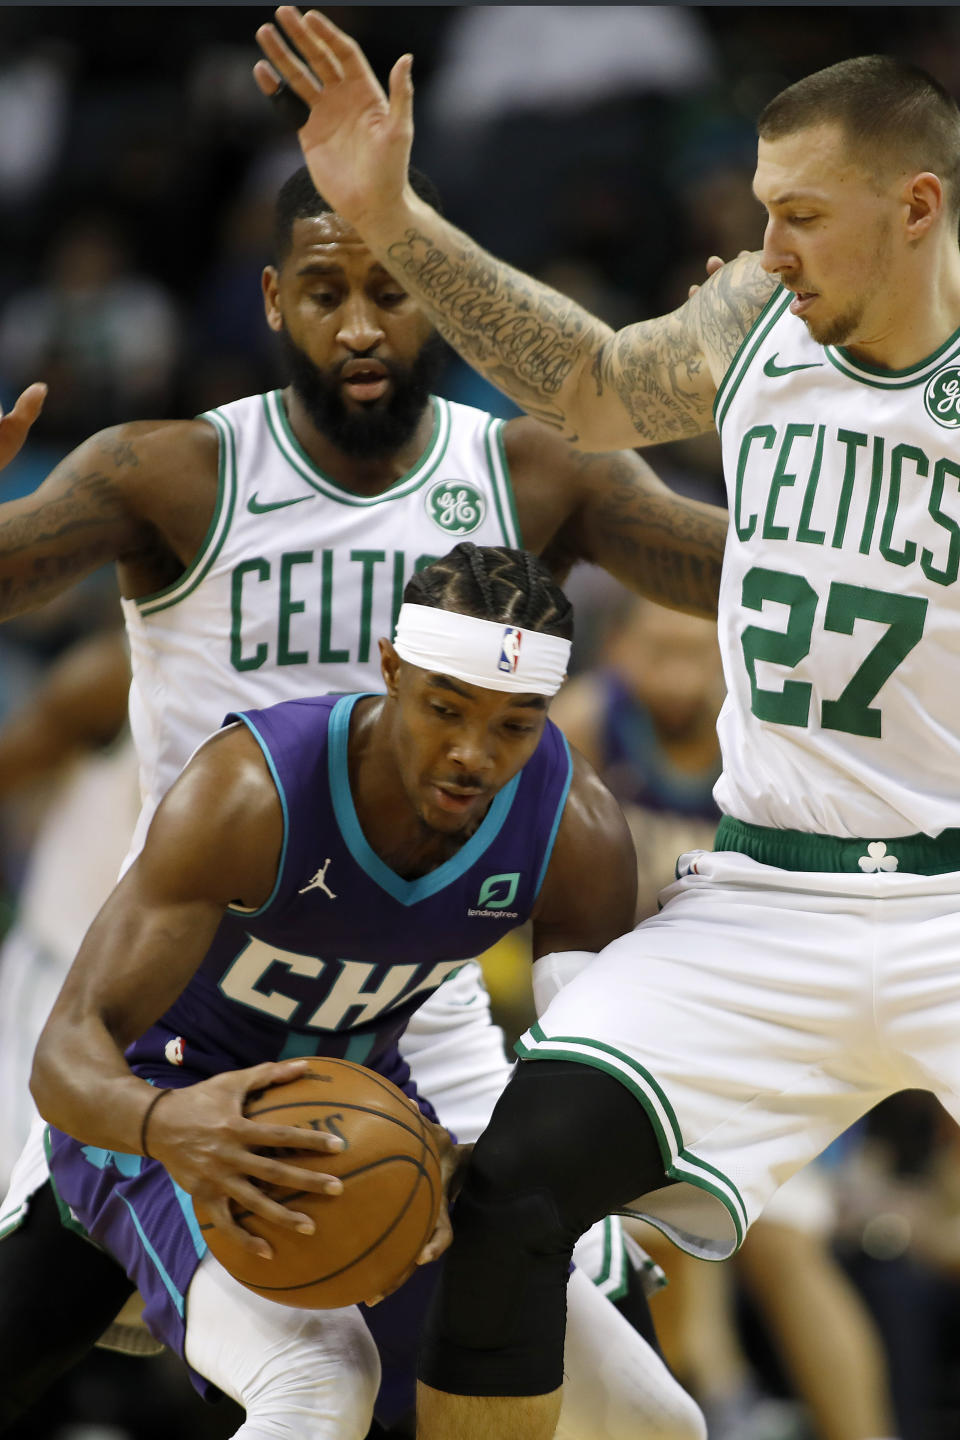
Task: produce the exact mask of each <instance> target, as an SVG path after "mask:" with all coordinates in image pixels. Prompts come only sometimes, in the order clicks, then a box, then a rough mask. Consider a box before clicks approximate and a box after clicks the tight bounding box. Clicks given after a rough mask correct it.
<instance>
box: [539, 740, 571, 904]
mask: <svg viewBox="0 0 960 1440" xmlns="http://www.w3.org/2000/svg"><path fill="white" fill-rule="evenodd" d="M558 733H559V735H560V739H561V740H562V741H563V748H564V752H565V753H566V757H567V778H566V780H565V781H564V782H563V790H562V792H561V794H560V798H559V800H558V801H557V813H556V814H555V815H554V817H553V828H552V829H551V831H550V838H549V840H548V841H547V848H546V850H545V851H544V852H543V864H542V865H541V866H540V874H539V875H538V876H537V884H536V889H535V890H534V892H533V898H534V900H536V898H537V896H538V895H539V894H540V887H541V885H542V884H543V881H544V877H545V876H546V873H547V867H548V866H549V864H550V857H551V856H552V855H553V845H554V841H555V840H556V838H557V831H558V830H559V829H560V821H561V820H562V819H563V809H564V806H565V805H566V803H567V796H568V795H569V794H570V785H571V782H572V780H573V756H572V755H571V753H570V746H569V744H568V743H567V737H566V735H564V733H563V731H562V730H561V731H559V732H558Z"/></svg>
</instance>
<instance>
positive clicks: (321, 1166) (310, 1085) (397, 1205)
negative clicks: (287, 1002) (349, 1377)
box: [194, 1058, 442, 1310]
mask: <svg viewBox="0 0 960 1440" xmlns="http://www.w3.org/2000/svg"><path fill="white" fill-rule="evenodd" d="M244 1113H245V1114H246V1115H247V1116H248V1117H249V1118H251V1119H253V1118H256V1119H262V1120H264V1121H265V1122H266V1123H268V1124H278V1125H299V1126H303V1127H304V1128H307V1129H312V1130H328V1131H330V1132H331V1133H332V1134H334V1135H339V1136H340V1138H341V1139H342V1140H343V1141H344V1142H345V1143H344V1148H343V1149H342V1150H341V1151H339V1152H338V1153H336V1154H330V1155H321V1154H318V1153H316V1152H313V1151H309V1152H308V1151H303V1152H298V1151H293V1150H284V1151H278V1152H277V1153H278V1154H279V1155H281V1156H282V1157H283V1158H289V1159H292V1160H295V1161H296V1163H297V1164H298V1165H302V1166H305V1167H307V1168H309V1169H311V1170H318V1171H320V1172H321V1173H323V1174H328V1175H336V1176H337V1177H338V1178H339V1179H340V1180H341V1181H342V1182H343V1193H342V1194H340V1195H315V1194H313V1193H311V1192H308V1191H302V1190H297V1191H290V1190H286V1191H281V1190H280V1188H279V1187H276V1186H269V1187H265V1188H267V1189H269V1192H270V1194H271V1198H273V1199H275V1200H279V1201H281V1202H282V1203H283V1204H286V1205H289V1206H291V1208H294V1209H296V1210H300V1211H303V1212H304V1214H307V1215H309V1216H310V1218H311V1219H312V1220H313V1222H314V1224H315V1225H316V1230H315V1231H314V1233H313V1234H312V1235H298V1234H297V1233H296V1232H295V1231H293V1230H284V1229H281V1228H280V1227H279V1226H276V1225H274V1224H273V1223H272V1222H270V1221H268V1220H264V1219H262V1218H261V1217H260V1216H258V1215H254V1214H252V1213H251V1212H250V1211H241V1210H240V1209H239V1208H238V1207H236V1206H235V1207H234V1217H235V1218H236V1219H237V1220H238V1221H240V1222H241V1223H242V1224H243V1225H244V1227H245V1228H246V1229H247V1230H249V1231H250V1232H251V1233H252V1234H255V1235H260V1236H262V1237H263V1238H264V1239H265V1240H267V1241H268V1243H269V1244H270V1245H271V1246H272V1248H273V1251H274V1255H273V1259H272V1260H264V1259H261V1258H259V1257H258V1256H255V1255H248V1254H247V1253H246V1251H244V1250H243V1249H241V1248H240V1246H239V1245H236V1244H234V1242H233V1241H231V1240H230V1238H229V1237H228V1236H226V1235H224V1234H223V1232H222V1231H220V1230H218V1229H217V1227H216V1226H215V1225H214V1224H213V1222H212V1221H211V1220H210V1218H209V1216H208V1214H207V1212H206V1211H205V1209H204V1207H203V1206H202V1205H201V1204H199V1203H195V1204H194V1209H195V1211H196V1216H197V1220H198V1222H199V1225H200V1229H201V1231H202V1232H203V1236H204V1239H205V1240H206V1242H207V1244H208V1245H209V1247H210V1250H211V1252H212V1253H213V1254H214V1255H215V1256H216V1258H217V1259H218V1260H219V1261H220V1264H221V1265H223V1266H224V1268H225V1269H227V1270H229V1272H230V1274H231V1275H233V1276H234V1278H235V1279H237V1280H239V1281H240V1283H241V1284H242V1285H246V1286H247V1287H248V1289H250V1290H255V1291H256V1293H257V1294H258V1295H263V1296H265V1297H266V1298H267V1299H268V1300H277V1301H279V1302H280V1303H281V1304H283V1305H294V1306H297V1307H299V1308H300V1309H305V1310H333V1309H337V1308H339V1307H340V1306H343V1305H355V1304H357V1302H358V1301H361V1300H366V1299H369V1298H370V1297H371V1296H374V1295H380V1294H382V1293H383V1292H384V1291H387V1290H389V1289H391V1288H392V1287H393V1286H394V1285H395V1284H396V1283H397V1281H398V1280H399V1279H400V1278H401V1277H402V1276H403V1275H404V1274H405V1272H406V1271H407V1270H408V1269H409V1268H410V1266H411V1265H412V1264H413V1262H414V1260H415V1258H416V1256H417V1255H418V1254H419V1252H420V1250H421V1249H422V1247H423V1245H424V1244H425V1243H426V1241H427V1240H428V1239H429V1238H430V1236H431V1235H432V1233H433V1230H434V1227H435V1225H436V1223H437V1216H438V1214H439V1210H440V1202H441V1198H442V1185H441V1178H440V1157H439V1155H438V1154H437V1150H436V1147H435V1145H434V1142H433V1137H432V1135H431V1133H430V1130H429V1128H428V1125H427V1122H426V1121H425V1120H424V1118H423V1116H422V1115H421V1114H420V1111H419V1110H417V1109H416V1108H415V1107H414V1106H413V1105H412V1104H411V1102H410V1101H409V1100H408V1099H407V1097H406V1096H405V1095H404V1094H403V1092H402V1091H401V1090H399V1089H398V1088H397V1087H396V1085H393V1084H391V1083H390V1081H389V1080H385V1079H384V1078H383V1077H382V1076H381V1075H377V1074H376V1073H375V1072H374V1071H372V1070H367V1069H364V1067H363V1066H362V1065H354V1064H352V1063H351V1062H350V1061H348V1060H328V1059H323V1058H311V1060H310V1071H309V1073H308V1074H306V1075H303V1076H301V1077H300V1078H299V1079H297V1080H292V1081H290V1082H289V1083H288V1084H286V1085H275V1086H272V1087H271V1088H270V1089H268V1090H261V1091H258V1092H256V1094H253V1095H251V1096H249V1097H248V1100H247V1104H246V1106H245V1108H244Z"/></svg>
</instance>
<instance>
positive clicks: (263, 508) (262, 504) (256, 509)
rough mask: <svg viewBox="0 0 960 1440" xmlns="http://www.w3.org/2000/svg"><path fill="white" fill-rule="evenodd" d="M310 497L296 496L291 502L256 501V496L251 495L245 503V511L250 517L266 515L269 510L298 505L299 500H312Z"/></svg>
mask: <svg viewBox="0 0 960 1440" xmlns="http://www.w3.org/2000/svg"><path fill="white" fill-rule="evenodd" d="M312 499H313V496H312V495H297V496H295V497H294V499H293V500H267V501H264V500H258V499H257V497H256V495H255V494H254V495H251V496H250V499H249V500H248V501H247V509H248V510H249V511H250V514H251V515H266V514H267V513H268V512H269V511H270V510H285V509H286V508H287V506H288V505H299V504H300V501H301V500H312Z"/></svg>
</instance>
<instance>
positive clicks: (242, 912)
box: [227, 714, 290, 920]
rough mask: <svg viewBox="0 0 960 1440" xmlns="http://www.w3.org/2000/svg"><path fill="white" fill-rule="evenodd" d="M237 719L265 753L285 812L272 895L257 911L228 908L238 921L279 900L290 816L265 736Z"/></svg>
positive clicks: (240, 717)
mask: <svg viewBox="0 0 960 1440" xmlns="http://www.w3.org/2000/svg"><path fill="white" fill-rule="evenodd" d="M237 719H238V720H241V721H242V722H243V724H244V725H246V727H247V729H248V730H249V731H250V734H251V735H252V736H253V738H254V740H256V742H257V744H258V745H259V746H260V749H261V750H262V751H263V758H264V759H265V760H266V762H267V768H268V769H269V771H270V774H271V776H272V778H273V783H274V785H276V787H277V794H278V795H279V797H280V808H281V810H282V811H283V845H282V846H281V847H280V863H279V865H278V866H277V878H276V880H275V881H274V882H273V889H272V890H271V891H270V894H269V895H268V897H267V899H266V900H265V901H264V902H263V904H262V905H261V906H259V907H258V908H257V909H256V910H244V909H242V908H241V907H240V906H238V905H228V906H227V914H228V915H234V916H236V918H237V919H238V920H249V919H251V918H252V917H253V916H255V915H263V914H264V913H265V912H266V911H267V910H269V909H270V906H271V905H272V904H273V902H274V900H276V898H277V891H278V890H279V889H280V883H281V881H282V880H283V871H284V866H285V865H286V863H287V843H288V841H289V839H290V814H289V811H288V809H287V797H286V794H285V792H284V789H283V785H282V784H281V782H280V776H279V775H278V774H277V767H276V765H274V763H273V756H272V755H271V754H270V751H269V750H268V749H267V746H266V744H265V742H264V739H263V736H262V735H261V734H260V732H259V730H258V729H257V727H256V726H255V725H254V723H253V721H252V720H251V719H250V718H249V717H248V716H246V715H240V714H238V715H237Z"/></svg>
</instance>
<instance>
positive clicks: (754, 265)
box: [684, 252, 780, 385]
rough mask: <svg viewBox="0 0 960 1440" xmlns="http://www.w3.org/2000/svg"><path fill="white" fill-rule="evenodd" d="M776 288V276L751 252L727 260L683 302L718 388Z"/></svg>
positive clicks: (778, 283)
mask: <svg viewBox="0 0 960 1440" xmlns="http://www.w3.org/2000/svg"><path fill="white" fill-rule="evenodd" d="M779 288H780V280H779V277H778V276H776V275H770V274H768V272H767V271H766V270H764V268H763V266H762V264H761V263H760V255H759V253H758V252H754V253H750V254H747V255H739V256H737V258H736V259H735V260H728V261H727V263H726V264H725V265H724V266H723V267H722V268H721V269H720V270H717V271H716V272H715V273H714V274H713V275H711V276H710V278H709V280H707V281H705V282H704V284H703V285H701V286H700V289H699V290H698V291H697V292H696V294H695V295H694V296H692V297H691V299H690V300H688V301H687V303H686V305H685V307H684V310H685V311H686V312H687V313H688V315H689V317H690V320H691V323H692V325H693V326H694V328H695V330H696V333H697V336H698V339H699V343H700V347H701V349H702V352H703V355H704V358H705V359H706V361H707V363H708V365H709V367H710V372H711V375H712V376H713V379H714V382H715V384H718V385H719V383H720V381H721V380H722V379H723V377H724V375H725V374H726V373H727V370H728V369H729V368H730V365H731V364H732V363H733V360H734V358H735V357H736V354H737V352H738V351H739V349H740V346H741V345H742V344H743V342H744V340H745V339H746V338H747V336H748V335H749V334H750V331H751V330H752V329H753V327H754V325H755V324H756V322H757V320H758V319H759V318H760V316H761V315H762V314H763V312H764V310H765V309H766V307H767V305H768V304H769V302H770V299H771V297H772V296H773V295H774V294H775V293H776V292H777V291H778V290H779Z"/></svg>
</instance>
